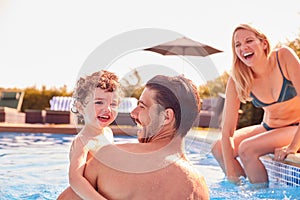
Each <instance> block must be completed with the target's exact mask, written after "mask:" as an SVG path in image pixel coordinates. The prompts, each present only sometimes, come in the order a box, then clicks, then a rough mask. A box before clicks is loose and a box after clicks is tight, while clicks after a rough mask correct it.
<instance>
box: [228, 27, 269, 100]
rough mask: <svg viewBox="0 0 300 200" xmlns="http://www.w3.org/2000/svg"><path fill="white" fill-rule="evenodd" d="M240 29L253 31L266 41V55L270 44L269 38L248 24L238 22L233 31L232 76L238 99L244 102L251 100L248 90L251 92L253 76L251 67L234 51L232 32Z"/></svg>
mask: <svg viewBox="0 0 300 200" xmlns="http://www.w3.org/2000/svg"><path fill="white" fill-rule="evenodd" d="M241 29H244V30H249V31H251V32H253V33H254V34H255V35H256V37H257V38H258V39H259V40H261V41H266V43H267V48H266V49H265V54H266V56H268V55H269V53H270V49H271V46H270V42H269V39H268V38H267V37H266V35H265V34H264V33H262V32H261V31H259V30H258V29H256V28H254V27H253V26H251V25H249V24H240V25H238V26H237V27H236V28H235V29H234V31H233V34H232V40H231V41H232V44H231V45H232V53H233V62H232V78H233V80H234V82H235V85H236V91H237V94H238V97H239V99H240V101H241V102H246V101H250V100H251V98H250V92H251V88H252V83H253V79H254V77H253V71H252V69H251V68H250V67H248V66H246V65H245V64H244V63H243V62H242V61H241V60H240V59H239V58H238V56H237V55H236V53H235V42H234V34H235V33H236V31H238V30H241Z"/></svg>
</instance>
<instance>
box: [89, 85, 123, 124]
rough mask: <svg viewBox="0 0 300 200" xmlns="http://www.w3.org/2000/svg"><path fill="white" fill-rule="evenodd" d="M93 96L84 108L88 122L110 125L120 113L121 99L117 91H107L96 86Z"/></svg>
mask: <svg viewBox="0 0 300 200" xmlns="http://www.w3.org/2000/svg"><path fill="white" fill-rule="evenodd" d="M91 97H92V98H91V99H90V101H89V102H88V104H87V105H86V106H85V108H84V115H85V118H84V119H85V122H86V124H87V123H89V124H97V125H98V126H100V127H102V128H103V127H106V126H108V125H109V124H111V123H112V122H113V121H114V120H115V118H116V116H117V114H118V112H117V109H118V105H119V99H118V96H117V94H116V92H106V91H105V90H103V89H101V88H96V89H95V90H94V95H91Z"/></svg>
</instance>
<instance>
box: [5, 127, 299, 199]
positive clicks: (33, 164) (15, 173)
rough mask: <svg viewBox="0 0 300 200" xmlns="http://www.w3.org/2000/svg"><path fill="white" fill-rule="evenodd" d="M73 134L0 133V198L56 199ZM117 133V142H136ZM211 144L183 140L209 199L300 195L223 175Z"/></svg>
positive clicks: (62, 185) (63, 181)
mask: <svg viewBox="0 0 300 200" xmlns="http://www.w3.org/2000/svg"><path fill="white" fill-rule="evenodd" d="M73 138H74V135H65V134H36V133H35V134H31V133H0V200H14V199H28V200H33V199H56V198H57V196H58V195H59V194H60V193H61V192H62V191H63V190H64V189H65V188H66V187H67V186H68V165H69V158H68V153H69V148H70V145H71V142H72V140H73ZM135 141H136V140H135V138H132V137H125V136H118V137H116V142H135ZM209 148H210V145H209V144H207V143H203V142H201V141H198V140H195V139H187V140H186V150H187V154H188V157H189V158H190V160H191V161H192V162H193V164H194V165H195V166H196V168H197V169H198V170H199V172H200V173H201V174H202V175H203V176H204V177H205V179H206V182H207V185H208V187H209V190H210V197H211V199H237V200H238V199H243V200H244V199H300V188H297V187H286V186H282V185H276V184H271V185H270V187H269V188H265V189H255V188H253V187H251V185H250V184H249V183H247V181H246V180H245V184H243V185H241V186H236V185H234V184H231V183H230V182H228V181H227V180H226V179H225V178H224V174H223V172H222V171H221V169H220V167H219V166H218V164H217V162H216V160H215V159H214V158H213V156H212V155H211V154H210V153H209V151H208V150H207V149H209Z"/></svg>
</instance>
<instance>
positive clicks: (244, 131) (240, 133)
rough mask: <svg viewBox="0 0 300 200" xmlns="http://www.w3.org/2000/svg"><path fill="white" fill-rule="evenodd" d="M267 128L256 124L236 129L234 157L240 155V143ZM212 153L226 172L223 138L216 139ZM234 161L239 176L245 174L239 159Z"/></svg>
mask: <svg viewBox="0 0 300 200" xmlns="http://www.w3.org/2000/svg"><path fill="white" fill-rule="evenodd" d="M265 131H266V130H265V129H264V128H263V127H262V126H261V125H254V126H249V127H245V128H241V129H238V130H236V131H235V133H234V135H233V141H234V147H233V152H234V155H233V156H234V157H235V158H236V157H237V156H238V147H239V145H240V143H241V142H242V141H243V140H245V139H247V138H249V137H252V136H255V135H257V134H259V133H262V132H265ZM212 154H213V155H214V157H215V159H216V160H217V161H218V163H219V165H220V167H221V168H222V170H223V172H224V173H225V165H224V160H223V152H222V142H221V139H220V140H218V141H216V143H215V144H214V145H213V147H212ZM231 162H232V163H234V167H235V171H236V173H237V175H238V176H245V172H244V170H243V168H242V167H241V165H240V163H239V161H238V160H237V159H234V160H232V161H231Z"/></svg>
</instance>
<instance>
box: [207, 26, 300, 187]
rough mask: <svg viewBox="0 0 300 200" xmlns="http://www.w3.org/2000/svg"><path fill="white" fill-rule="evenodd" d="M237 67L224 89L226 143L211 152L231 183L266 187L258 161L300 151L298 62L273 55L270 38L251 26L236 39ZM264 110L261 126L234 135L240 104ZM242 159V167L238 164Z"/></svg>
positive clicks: (284, 53) (287, 52) (280, 52)
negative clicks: (243, 179)
mask: <svg viewBox="0 0 300 200" xmlns="http://www.w3.org/2000/svg"><path fill="white" fill-rule="evenodd" d="M232 50H233V67H232V75H231V77H230V78H229V80H228V83H227V87H226V99H225V106H224V112H223V113H224V115H223V126H222V138H221V139H220V140H219V141H217V142H216V144H215V145H214V147H213V149H212V152H213V155H214V156H215V158H216V159H217V161H218V162H219V164H220V166H221V167H222V169H223V171H224V173H225V174H226V176H227V178H228V180H229V181H232V182H236V183H237V182H239V177H241V176H244V177H248V179H249V181H250V182H251V183H261V184H266V183H267V182H268V175H267V172H266V169H265V167H264V165H263V164H262V162H261V161H260V160H259V157H260V156H262V155H264V154H267V153H274V156H275V157H274V159H275V160H277V161H282V160H284V159H285V158H286V156H287V155H288V154H293V153H296V152H297V151H298V150H299V148H300V126H299V122H300V79H299V75H300V62H299V58H298V57H297V55H296V54H295V52H294V51H293V50H291V49H290V48H288V47H281V48H278V49H274V50H272V51H271V50H270V43H269V41H268V39H267V37H266V36H265V35H264V34H263V33H262V32H260V31H259V30H257V29H255V28H254V27H252V26H250V25H248V24H241V25H239V26H237V27H236V28H235V30H234V32H233V35H232ZM246 101H252V103H253V104H254V106H256V107H261V108H263V110H264V116H263V122H262V123H261V124H259V125H253V126H249V127H244V128H241V129H239V130H236V126H237V121H238V120H237V119H238V110H239V106H240V102H246ZM237 157H240V161H241V163H242V164H241V163H240V162H239V161H238V160H237Z"/></svg>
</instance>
